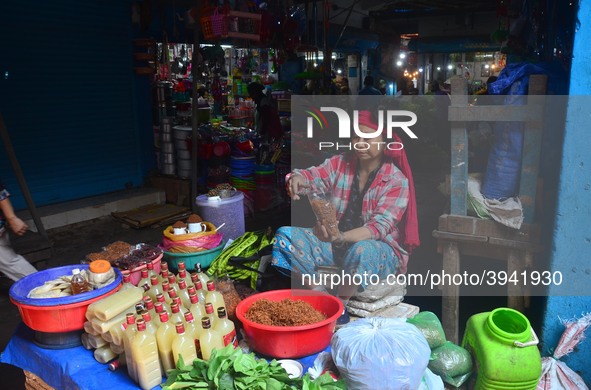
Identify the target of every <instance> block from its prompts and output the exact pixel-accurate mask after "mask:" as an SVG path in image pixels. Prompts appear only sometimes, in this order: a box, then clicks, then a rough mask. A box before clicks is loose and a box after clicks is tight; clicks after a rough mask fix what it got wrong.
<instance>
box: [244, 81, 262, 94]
mask: <svg viewBox="0 0 591 390" xmlns="http://www.w3.org/2000/svg"><path fill="white" fill-rule="evenodd" d="M264 89H265V87H263V85H262V84H260V83H255V82H252V83H250V84H248V87H246V90H247V91H248V94H249V95H257V94H259V93H261V92H263V90H264Z"/></svg>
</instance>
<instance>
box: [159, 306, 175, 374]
mask: <svg viewBox="0 0 591 390" xmlns="http://www.w3.org/2000/svg"><path fill="white" fill-rule="evenodd" d="M175 336H176V330H175V327H174V326H173V325H172V324H171V323H170V321H169V320H168V314H167V315H166V322H162V323H161V324H160V326H159V327H158V330H157V331H156V343H157V344H158V355H159V356H160V362H161V363H162V368H163V369H164V375H167V376H168V374H167V373H168V370H171V369H173V368H175V362H174V355H173V354H172V341H173V340H174V338H175Z"/></svg>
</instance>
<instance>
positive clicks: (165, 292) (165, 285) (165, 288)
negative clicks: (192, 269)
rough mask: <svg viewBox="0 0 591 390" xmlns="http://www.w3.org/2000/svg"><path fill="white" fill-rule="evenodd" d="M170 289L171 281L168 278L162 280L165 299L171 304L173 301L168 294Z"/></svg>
mask: <svg viewBox="0 0 591 390" xmlns="http://www.w3.org/2000/svg"><path fill="white" fill-rule="evenodd" d="M169 291H170V283H169V282H168V279H167V280H165V281H163V282H162V295H164V299H165V300H166V303H168V304H169V305H170V303H171V302H172V299H170V295H169V294H168V292H169Z"/></svg>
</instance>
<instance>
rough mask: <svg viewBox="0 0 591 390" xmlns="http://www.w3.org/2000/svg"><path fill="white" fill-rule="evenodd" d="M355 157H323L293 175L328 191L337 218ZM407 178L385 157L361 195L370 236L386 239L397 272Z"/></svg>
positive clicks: (404, 254)
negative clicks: (315, 165)
mask: <svg viewBox="0 0 591 390" xmlns="http://www.w3.org/2000/svg"><path fill="white" fill-rule="evenodd" d="M356 165H357V159H356V158H354V157H353V156H352V155H350V154H340V155H336V156H333V157H331V158H328V159H326V160H325V161H324V162H323V163H322V164H320V165H319V166H317V167H311V168H308V169H296V170H294V171H293V173H294V174H300V175H302V176H304V177H305V178H306V179H307V180H308V182H310V183H313V185H314V186H315V187H317V188H318V189H321V190H324V191H330V193H331V195H332V197H333V202H334V205H335V207H336V210H337V221H340V220H341V217H342V216H343V213H344V212H345V210H346V209H347V202H348V200H349V195H350V193H351V185H352V184H353V179H354V176H355V170H356ZM408 196H409V193H408V180H407V179H406V177H405V176H404V175H403V174H402V172H401V171H400V170H399V169H398V167H396V165H394V163H392V162H390V161H388V160H385V161H384V163H383V164H382V167H381V168H380V170H379V171H378V173H377V174H376V177H375V179H374V181H373V183H372V184H371V186H370V187H369V189H368V190H367V192H366V193H365V196H364V197H363V207H362V211H361V213H362V218H363V221H364V225H363V226H365V227H366V228H368V229H369V231H370V232H371V238H372V239H374V240H380V241H384V242H386V243H387V244H388V245H390V246H391V247H392V249H394V252H395V253H396V254H397V255H398V257H399V259H400V267H399V272H401V273H404V272H406V267H407V263H408V253H407V252H406V251H405V250H404V249H403V248H402V246H401V245H400V244H399V243H398V241H397V240H398V238H399V231H398V222H399V221H400V220H401V219H402V216H403V215H404V211H405V210H406V206H407V204H408Z"/></svg>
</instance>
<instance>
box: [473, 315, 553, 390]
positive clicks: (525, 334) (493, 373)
mask: <svg viewBox="0 0 591 390" xmlns="http://www.w3.org/2000/svg"><path fill="white" fill-rule="evenodd" d="M537 344H538V338H537V337H536V335H535V333H534V332H533V330H532V329H531V325H530V323H529V320H528V319H527V318H526V317H525V316H524V315H523V314H521V313H520V312H518V311H517V310H513V309H509V308H498V309H495V310H493V311H491V312H485V313H480V314H475V315H473V316H472V317H470V318H469V319H468V322H467V324H466V331H465V333H464V340H463V342H462V346H463V347H464V348H466V349H467V350H468V351H469V352H470V353H471V354H472V356H473V358H474V360H475V363H476V364H475V365H474V366H475V368H476V371H475V372H474V377H475V378H474V379H475V381H476V382H475V384H474V389H477V390H484V389H491V390H493V389H494V390H497V389H498V390H508V389H519V390H529V389H532V390H534V389H535V388H536V385H537V384H538V380H539V379H540V375H541V373H542V358H541V356H540V351H539V350H538V345H537ZM474 379H472V380H474Z"/></svg>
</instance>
